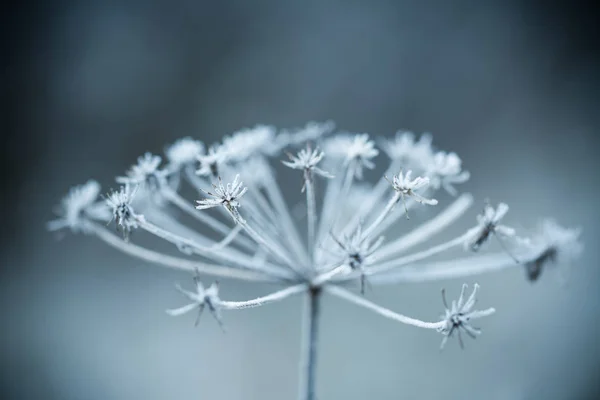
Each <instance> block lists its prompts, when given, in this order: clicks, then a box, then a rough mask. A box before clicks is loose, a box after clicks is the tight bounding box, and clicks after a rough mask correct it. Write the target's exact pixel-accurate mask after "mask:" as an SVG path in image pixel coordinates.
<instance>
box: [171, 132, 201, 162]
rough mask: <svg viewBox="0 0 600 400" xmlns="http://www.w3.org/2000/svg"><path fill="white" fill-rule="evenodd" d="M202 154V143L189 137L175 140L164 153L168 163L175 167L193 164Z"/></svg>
mask: <svg viewBox="0 0 600 400" xmlns="http://www.w3.org/2000/svg"><path fill="white" fill-rule="evenodd" d="M203 153H204V143H202V142H201V141H199V140H194V139H192V138H190V137H185V138H182V139H179V140H177V141H176V142H175V143H173V144H172V145H171V146H169V148H168V149H167V150H166V151H165V154H166V155H167V159H168V160H169V162H171V163H172V164H173V165H175V166H177V167H179V166H182V165H190V164H193V163H195V162H196V161H197V160H198V157H199V156H201V155H202V154H203Z"/></svg>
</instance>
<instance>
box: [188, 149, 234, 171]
mask: <svg viewBox="0 0 600 400" xmlns="http://www.w3.org/2000/svg"><path fill="white" fill-rule="evenodd" d="M228 160H229V152H228V151H227V150H226V149H225V147H223V146H219V145H215V146H211V147H210V148H209V149H208V153H206V154H202V155H199V156H198V161H199V162H200V168H199V169H198V170H197V171H196V174H197V175H200V176H209V175H212V176H213V177H217V176H218V175H219V168H220V167H221V166H222V165H223V164H225V163H226V162H227V161H228Z"/></svg>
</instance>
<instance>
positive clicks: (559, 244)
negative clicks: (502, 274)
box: [524, 219, 583, 281]
mask: <svg viewBox="0 0 600 400" xmlns="http://www.w3.org/2000/svg"><path fill="white" fill-rule="evenodd" d="M580 235H581V229H577V228H575V229H572V228H563V227H562V226H560V225H559V224H558V223H557V222H556V221H554V220H552V219H546V220H544V221H542V223H541V226H540V230H539V232H538V233H537V234H536V235H535V236H533V237H532V238H531V239H530V240H529V241H528V243H527V247H529V249H528V250H527V252H526V253H527V254H526V255H525V256H524V258H525V259H526V260H528V261H526V262H525V263H524V265H525V271H526V273H527V278H528V279H529V280H530V281H535V280H537V279H538V278H539V276H540V274H541V273H542V269H543V268H544V267H545V266H546V265H547V264H549V263H553V264H569V263H570V262H571V261H573V260H574V259H576V258H577V257H579V255H581V252H582V251H583V245H582V244H581V242H580V241H579V236H580Z"/></svg>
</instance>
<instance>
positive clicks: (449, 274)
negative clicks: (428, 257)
mask: <svg viewBox="0 0 600 400" xmlns="http://www.w3.org/2000/svg"><path fill="white" fill-rule="evenodd" d="M515 267H517V268H522V266H521V265H520V264H517V263H516V262H515V261H514V260H513V259H512V258H511V257H510V256H509V255H508V254H506V253H494V254H486V255H480V256H473V257H465V258H459V259H454V260H450V261H439V262H433V263H428V264H422V265H411V266H406V267H403V268H400V269H398V270H395V271H389V272H386V273H382V274H376V275H373V276H372V277H370V278H369V282H371V283H373V284H374V285H392V284H397V283H407V282H429V281H439V280H445V279H454V278H466V277H469V276H475V275H481V274H485V273H488V272H494V271H500V270H503V269H509V268H515Z"/></svg>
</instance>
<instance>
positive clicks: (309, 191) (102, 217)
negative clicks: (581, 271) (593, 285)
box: [48, 122, 582, 400]
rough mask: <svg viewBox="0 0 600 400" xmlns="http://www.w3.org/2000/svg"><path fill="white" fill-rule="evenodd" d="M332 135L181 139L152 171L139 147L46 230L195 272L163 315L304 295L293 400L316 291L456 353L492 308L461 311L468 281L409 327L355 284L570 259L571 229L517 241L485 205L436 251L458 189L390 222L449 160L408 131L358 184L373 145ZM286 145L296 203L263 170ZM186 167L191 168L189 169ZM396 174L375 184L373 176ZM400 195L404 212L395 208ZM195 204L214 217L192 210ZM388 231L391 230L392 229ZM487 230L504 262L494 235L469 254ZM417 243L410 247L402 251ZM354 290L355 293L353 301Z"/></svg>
mask: <svg viewBox="0 0 600 400" xmlns="http://www.w3.org/2000/svg"><path fill="white" fill-rule="evenodd" d="M333 128H334V125H333V123H331V122H325V123H316V122H310V123H308V124H307V125H306V126H304V127H301V128H299V129H291V130H283V131H279V132H278V131H277V130H276V129H275V128H274V127H271V126H267V125H257V126H255V127H254V128H250V129H242V130H240V131H238V132H235V133H233V134H232V135H228V136H225V137H224V139H223V140H222V142H221V143H216V144H214V145H213V146H211V147H210V148H209V149H208V151H207V152H205V149H204V145H203V144H202V142H200V141H197V140H195V139H193V138H184V139H181V140H179V141H177V142H175V143H174V144H173V145H171V146H170V147H169V148H168V149H167V150H166V156H167V159H168V164H167V165H166V167H165V168H163V169H161V167H160V165H161V158H160V157H159V156H156V155H152V154H151V153H146V154H145V155H144V156H142V157H140V158H139V159H138V162H137V164H136V165H134V166H133V167H131V169H130V170H129V171H128V172H127V175H126V176H125V177H120V178H118V181H119V182H122V183H123V184H124V186H123V187H121V189H120V190H119V191H117V192H114V193H112V194H110V195H109V196H108V198H107V199H106V201H105V202H97V201H96V199H97V196H98V193H99V191H100V187H99V185H98V183H96V182H95V181H90V182H88V183H86V184H85V185H82V186H78V187H75V188H73V189H71V191H70V192H69V193H68V194H67V196H66V197H65V198H64V199H63V201H62V203H61V207H60V210H59V211H58V214H59V218H58V219H57V220H55V221H51V222H50V223H49V224H48V227H49V229H51V230H57V229H61V228H70V229H71V230H72V231H74V232H76V231H83V232H85V233H88V234H90V235H92V234H93V235H95V236H96V237H97V238H99V239H100V240H102V241H103V242H105V243H106V244H108V245H110V246H112V247H114V248H116V249H118V250H120V251H122V252H124V253H126V254H129V255H132V256H134V257H138V258H140V259H142V260H144V261H147V262H150V263H154V264H158V265H161V266H164V267H168V268H174V269H177V270H183V271H187V272H188V273H195V274H196V275H195V278H194V279H195V286H196V287H195V291H187V290H184V289H182V288H178V289H179V291H180V292H181V293H183V294H184V295H185V296H186V297H187V298H188V300H189V301H190V303H189V304H187V305H185V306H183V307H180V308H177V309H173V310H169V311H168V313H169V314H170V315H182V314H186V313H188V312H190V311H194V310H198V315H200V313H201V312H202V311H203V310H204V309H205V308H208V309H209V311H210V312H211V313H212V314H213V316H214V317H215V318H216V319H217V321H218V322H219V324H221V314H220V313H221V311H222V310H241V309H245V308H249V307H259V306H264V305H267V304H270V303H273V302H278V301H281V300H284V299H286V298H288V297H290V296H294V295H297V294H302V295H304V296H305V297H306V298H307V302H306V303H305V304H306V319H305V321H306V324H305V327H304V330H303V338H304V345H303V354H304V357H305V359H304V361H303V362H302V363H301V365H302V367H303V369H304V371H303V373H304V375H305V376H306V377H307V378H306V380H305V381H304V382H303V384H302V385H301V387H302V388H303V396H302V397H301V398H303V399H306V400H314V398H315V395H314V365H315V355H316V349H317V343H316V340H317V339H316V338H317V335H316V331H317V326H318V324H316V321H317V319H318V318H319V309H320V304H321V303H320V298H321V297H322V295H332V296H336V297H338V298H341V299H343V300H345V301H347V302H349V303H352V304H353V305H356V306H359V307H362V308H364V309H367V310H369V311H372V312H375V313H377V314H379V315H381V316H383V317H385V318H389V319H391V320H394V321H396V322H399V323H401V324H405V325H409V326H413V327H417V328H421V329H424V330H430V331H433V330H438V331H439V332H441V333H442V334H443V335H444V338H443V341H442V347H443V346H444V345H445V343H446V341H447V340H448V338H449V337H451V336H454V334H457V335H458V339H459V342H460V344H461V346H462V345H463V343H462V336H461V335H462V332H464V333H466V334H467V335H469V336H473V337H475V336H477V335H479V333H480V330H479V329H478V328H475V327H474V326H472V325H471V323H472V321H473V320H475V319H478V318H480V317H484V316H487V315H490V314H492V313H493V312H494V309H493V308H489V309H487V310H483V311H476V310H475V309H474V307H475V301H476V295H477V290H478V286H477V285H475V287H474V290H473V292H472V294H471V295H470V296H469V297H468V298H466V296H465V291H466V288H467V286H466V285H464V286H463V289H462V292H461V295H460V297H459V299H458V300H457V301H453V302H452V304H451V305H450V306H448V304H447V303H446V301H445V297H444V304H445V306H446V311H445V314H444V315H443V316H442V318H441V319H440V320H437V321H421V320H419V319H416V318H412V317H409V316H406V315H403V314H400V313H397V312H395V311H392V310H390V309H387V308H385V307H382V306H380V305H378V304H376V303H374V302H372V301H370V300H369V299H367V296H366V295H365V290H364V289H365V283H366V282H367V278H368V282H369V283H370V284H372V285H390V284H394V283H398V282H403V283H409V282H423V281H435V280H442V279H448V278H464V279H466V278H467V277H471V276H473V275H478V274H482V273H486V272H491V271H498V270H501V269H509V268H513V269H516V268H519V269H521V268H523V267H524V268H525V270H526V272H527V277H528V279H530V280H537V279H538V278H539V276H540V274H541V271H542V270H543V269H544V268H546V265H547V264H549V263H556V264H565V263H567V264H568V263H570V262H571V261H572V260H573V258H574V257H576V256H578V255H579V254H580V253H581V250H582V245H581V244H580V242H579V236H580V231H579V230H576V229H565V228H561V227H560V226H559V225H557V224H556V223H554V222H552V221H550V220H548V221H546V222H544V224H543V225H542V229H541V231H540V232H539V233H538V234H537V235H535V236H533V237H532V238H521V237H517V236H516V235H515V231H514V230H513V229H512V228H509V227H506V226H504V225H501V224H500V221H501V220H502V219H503V218H504V217H505V215H506V213H507V211H508V206H507V205H506V204H504V203H500V204H499V205H498V207H497V208H494V207H492V206H491V205H489V204H486V206H485V208H484V210H483V214H482V215H479V216H478V217H477V226H475V227H474V228H472V229H470V230H469V231H467V232H466V233H463V234H461V235H458V236H457V237H454V238H452V239H449V240H447V241H445V242H442V243H436V242H435V241H434V238H435V236H436V235H437V234H438V233H440V232H442V231H443V230H444V229H447V228H449V227H450V226H452V225H453V224H454V223H455V222H456V221H457V220H458V219H459V218H461V217H462V216H463V215H464V214H465V213H466V212H467V211H468V209H469V208H470V206H471V205H472V204H473V198H472V196H471V195H469V194H467V193H464V194H461V195H460V196H458V197H456V198H455V199H453V200H452V201H450V202H448V204H447V205H443V206H442V207H441V209H440V210H437V208H438V207H436V209H435V210H434V209H433V208H427V209H426V210H425V211H429V210H430V209H431V210H433V212H435V215H433V216H432V217H431V218H430V219H428V220H426V221H424V222H423V223H422V224H420V225H416V224H413V222H412V221H401V223H399V220H400V219H402V218H403V217H404V216H407V217H408V210H409V208H410V207H412V206H414V205H415V204H418V203H421V204H428V205H435V204H437V203H438V201H437V200H435V199H434V198H433V197H437V193H436V191H438V190H440V189H442V188H443V189H445V190H446V191H448V192H450V193H451V194H456V188H455V187H454V185H456V184H458V183H462V182H465V181H466V180H467V179H468V178H469V173H468V172H466V171H464V170H463V167H462V161H461V159H460V157H459V156H458V155H456V154H455V153H453V152H446V151H443V150H438V149H434V148H433V146H432V138H431V136H430V135H429V134H424V135H421V137H420V138H418V139H417V138H416V137H415V135H414V134H412V133H410V132H398V133H397V134H396V136H395V138H393V139H391V140H379V141H378V142H377V143H380V144H381V147H382V149H383V150H384V151H385V152H386V153H387V155H388V156H389V159H387V158H386V159H385V161H386V162H387V166H386V167H387V168H386V171H387V172H385V173H381V174H380V175H379V178H378V180H377V181H376V182H368V181H362V182H359V180H362V178H363V172H364V169H365V168H366V169H374V168H375V157H376V156H377V155H378V154H379V150H378V149H377V148H376V146H375V143H376V142H375V141H374V140H371V138H370V137H369V135H368V134H349V133H337V134H336V133H334V132H333ZM311 144H313V146H314V147H311ZM320 148H322V149H323V150H324V151H321V150H319V149H320ZM299 149H300V150H299ZM287 151H290V152H291V154H290V153H288V156H289V161H283V164H284V165H286V166H287V167H290V168H293V169H297V170H300V171H302V173H303V175H304V176H303V178H304V179H303V180H304V185H303V188H302V191H304V193H305V196H302V197H303V199H302V202H301V203H300V204H299V201H298V199H297V198H295V197H294V195H295V194H297V192H296V191H293V192H291V193H290V192H289V190H288V188H289V187H290V185H287V184H286V183H285V182H281V178H279V179H280V180H279V181H278V180H277V177H276V169H275V166H276V165H281V163H280V162H279V160H281V158H282V157H283V154H285V153H287ZM292 154H293V155H292ZM196 161H197V162H198V164H199V169H198V170H197V173H194V168H197V167H198V165H197V163H196ZM326 171H331V172H333V173H335V177H334V176H333V175H331V174H330V173H329V172H326ZM398 171H400V172H399V173H398V174H397V175H395V176H393V178H392V181H391V182H389V181H388V180H387V177H386V174H387V175H390V174H393V173H396V172H398ZM403 171H407V172H406V173H404V172H403ZM413 172H414V174H415V176H416V177H415V178H414V179H413V178H412V173H413ZM315 175H318V176H320V177H323V178H327V179H324V180H323V182H322V183H323V185H316V184H314V177H315ZM242 178H243V179H244V182H246V183H247V185H248V186H244V184H243V183H242ZM180 182H182V185H179V183H180ZM224 182H225V183H224ZM165 183H167V184H168V185H165ZM181 187H186V188H187V190H193V191H195V193H196V194H200V195H201V196H202V195H203V194H205V195H206V197H204V198H201V199H200V200H197V201H196V204H195V205H194V203H193V201H192V200H191V199H188V198H185V197H184V196H183V194H182V193H185V192H186V190H180V188H181ZM211 187H212V189H211ZM138 189H139V190H138ZM321 189H322V190H321ZM298 191H299V190H298ZM134 197H135V209H134V206H133V205H132V201H133V200H134ZM242 197H243V205H244V207H241V201H242V200H241V199H242ZM195 198H197V197H195ZM156 200H160V201H156ZM290 200H291V205H290V203H288V201H290ZM400 201H402V203H403V205H404V210H399V208H400V207H397V204H398V203H399V202H400ZM107 205H108V207H107ZM209 208H211V209H214V210H212V211H210V212H208V211H205V210H206V209H209ZM139 211H141V212H143V215H142V213H139V214H138V213H137V212H139ZM110 213H112V216H113V220H114V221H115V223H116V225H117V229H120V230H122V231H123V236H124V239H125V240H123V239H122V238H120V237H119V235H116V234H115V233H114V232H113V231H112V230H110V229H108V228H106V226H105V224H104V223H100V221H102V222H106V221H107V220H109V219H110V215H109V214H110ZM231 219H233V222H232V221H231ZM199 226H200V229H197V228H198V227H199ZM392 228H393V229H392ZM133 229H139V231H141V232H143V233H144V234H148V235H153V236H155V237H157V238H159V239H161V240H164V241H166V242H168V243H169V244H170V245H171V246H169V247H167V248H166V251H165V252H164V253H163V252H162V251H158V250H156V249H155V248H151V247H144V246H141V245H139V244H134V243H131V242H130V241H129V234H130V231H131V230H133ZM401 229H405V232H404V233H400V230H401ZM384 235H385V237H386V238H387V239H385V240H384ZM491 235H494V236H496V237H497V238H498V239H504V238H507V237H509V238H511V239H512V240H511V243H510V244H511V250H513V249H514V251H515V254H516V255H518V257H519V258H518V260H517V259H516V258H515V257H513V258H511V257H508V256H507V253H508V254H509V255H511V253H509V250H508V248H507V247H505V244H504V243H503V240H499V242H500V244H501V245H502V246H503V247H504V251H503V252H501V253H489V254H474V252H478V251H481V250H483V248H484V247H485V246H484V244H485V243H486V242H487V241H488V239H489V237H490V236H491ZM173 245H174V246H173ZM417 246H423V247H422V248H420V249H418V251H415V250H413V249H415V248H417ZM463 246H464V247H466V249H468V250H471V251H470V252H469V253H468V256H462V258H458V259H456V258H452V257H448V258H446V259H442V260H439V259H436V260H435V261H431V259H432V258H433V257H436V258H437V257H440V256H443V255H444V254H447V253H448V252H449V251H451V250H453V249H457V248H460V247H463ZM169 249H171V252H169V251H168V250H169ZM177 250H179V252H178V251H177ZM181 252H183V253H184V256H182V254H181ZM173 253H175V254H173ZM198 274H202V275H210V276H215V277H222V278H227V279H239V280H244V281H248V282H266V283H271V284H276V285H278V286H280V287H279V288H278V290H276V291H274V292H272V293H269V294H266V295H264V296H260V297H257V298H254V299H250V300H243V301H226V300H221V299H220V298H219V293H218V286H217V284H216V283H215V284H213V285H211V286H210V287H208V288H205V287H204V286H203V285H202V283H201V282H200V278H199V276H198ZM357 282H360V290H359V291H358V292H359V293H355V291H356V290H355V284H356V283H357ZM375 289H376V288H373V290H375Z"/></svg>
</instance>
